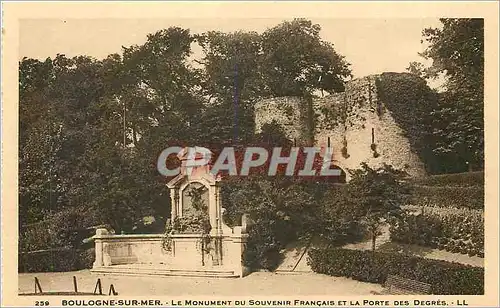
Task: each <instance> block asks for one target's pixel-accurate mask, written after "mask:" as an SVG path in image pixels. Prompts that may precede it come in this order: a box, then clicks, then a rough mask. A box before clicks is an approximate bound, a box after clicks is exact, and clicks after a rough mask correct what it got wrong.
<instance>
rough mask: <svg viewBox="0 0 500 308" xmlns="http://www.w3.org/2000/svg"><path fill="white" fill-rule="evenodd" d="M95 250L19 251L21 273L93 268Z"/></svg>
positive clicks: (19, 269)
mask: <svg viewBox="0 0 500 308" xmlns="http://www.w3.org/2000/svg"><path fill="white" fill-rule="evenodd" d="M94 259H95V250H94V249H93V248H91V249H87V250H77V249H71V248H58V249H48V250H40V251H33V252H27V253H19V262H18V271H19V272H20V273H38V272H69V271H76V270H80V269H88V268H92V265H93V262H94Z"/></svg>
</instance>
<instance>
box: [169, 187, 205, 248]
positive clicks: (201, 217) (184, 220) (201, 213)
mask: <svg viewBox="0 0 500 308" xmlns="http://www.w3.org/2000/svg"><path fill="white" fill-rule="evenodd" d="M204 189H205V187H201V188H194V187H193V188H190V189H189V191H188V194H187V195H188V196H189V197H190V198H191V205H192V207H193V209H194V212H193V213H190V214H188V215H186V216H182V217H176V218H175V219H173V220H170V219H169V220H167V223H166V227H165V237H164V240H163V248H164V249H165V250H166V251H171V250H172V235H173V234H200V235H201V237H200V239H199V241H198V247H199V249H200V251H201V252H202V253H204V254H205V253H206V254H209V253H210V252H211V251H212V250H213V247H212V245H211V244H212V238H211V236H210V231H211V230H212V226H211V224H210V218H209V217H210V216H209V214H208V206H207V205H206V204H205V202H204V201H203V199H202V197H201V196H202V194H203V190H204Z"/></svg>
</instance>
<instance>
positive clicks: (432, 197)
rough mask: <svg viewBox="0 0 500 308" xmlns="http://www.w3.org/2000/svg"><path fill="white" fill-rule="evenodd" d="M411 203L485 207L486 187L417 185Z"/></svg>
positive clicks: (414, 187) (473, 207)
mask: <svg viewBox="0 0 500 308" xmlns="http://www.w3.org/2000/svg"><path fill="white" fill-rule="evenodd" d="M412 191H413V192H412V200H411V203H412V204H413V205H417V206H435V207H456V208H470V209H484V187H479V186H476V187H439V186H438V187H432V186H419V185H415V186H413V189H412Z"/></svg>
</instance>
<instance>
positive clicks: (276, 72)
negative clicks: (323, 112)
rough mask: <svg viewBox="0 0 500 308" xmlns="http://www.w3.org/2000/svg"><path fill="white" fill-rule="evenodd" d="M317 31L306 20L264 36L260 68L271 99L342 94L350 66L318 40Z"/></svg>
mask: <svg viewBox="0 0 500 308" xmlns="http://www.w3.org/2000/svg"><path fill="white" fill-rule="evenodd" d="M320 30H321V27H320V26H319V25H317V24H313V23H312V22H311V21H309V20H305V19H294V20H293V21H285V22H283V23H281V24H279V25H278V26H276V27H273V28H270V29H268V30H267V31H265V32H264V33H263V35H262V51H263V56H264V60H263V64H262V68H263V74H264V78H265V79H266V82H267V84H268V87H269V89H270V92H271V94H272V95H273V96H303V95H304V94H305V93H311V92H313V91H314V90H324V91H327V92H330V93H333V92H339V91H342V90H343V88H344V80H345V78H347V77H349V76H350V73H351V72H350V69H349V64H348V63H347V62H346V61H345V59H344V57H343V56H341V55H340V54H338V53H337V52H336V51H335V49H334V47H333V45H332V44H331V43H328V42H325V41H323V40H321V37H320V35H319V33H320Z"/></svg>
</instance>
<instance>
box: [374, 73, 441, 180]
mask: <svg viewBox="0 0 500 308" xmlns="http://www.w3.org/2000/svg"><path fill="white" fill-rule="evenodd" d="M375 84H376V88H377V92H378V95H379V101H380V104H383V105H384V106H385V107H386V108H387V110H389V111H390V112H391V114H392V116H393V118H394V120H395V122H396V124H398V126H399V127H401V129H402V130H403V134H404V136H405V137H406V138H408V140H409V142H410V146H411V148H412V150H413V151H414V152H415V153H416V154H417V155H418V156H419V157H420V159H421V160H422V161H423V162H424V164H425V166H426V169H427V171H428V172H430V173H432V172H433V170H434V169H436V167H437V165H438V163H439V162H438V161H436V156H435V154H434V153H433V151H432V150H433V138H434V137H433V134H432V126H433V117H432V114H433V111H434V110H435V109H436V107H437V103H438V95H437V93H436V92H435V91H433V90H432V89H430V88H429V87H428V86H427V83H426V81H425V80H424V79H422V78H420V77H418V76H416V75H413V74H408V73H383V74H381V75H380V76H379V78H378V79H377V80H376V83H375ZM377 109H378V114H379V116H381V115H382V108H381V107H379V106H378V108H377Z"/></svg>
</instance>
